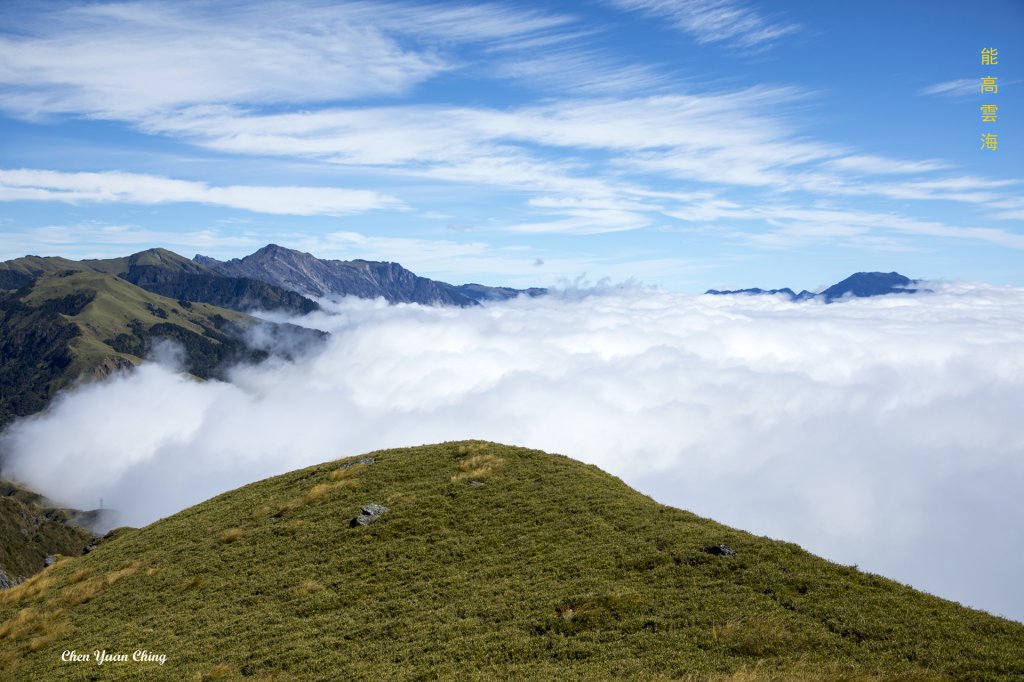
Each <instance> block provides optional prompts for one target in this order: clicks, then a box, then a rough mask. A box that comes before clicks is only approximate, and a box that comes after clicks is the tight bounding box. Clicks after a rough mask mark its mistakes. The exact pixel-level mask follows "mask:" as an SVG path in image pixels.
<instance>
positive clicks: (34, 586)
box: [0, 572, 53, 606]
mask: <svg viewBox="0 0 1024 682" xmlns="http://www.w3.org/2000/svg"><path fill="white" fill-rule="evenodd" d="M52 583H53V578H51V577H50V576H49V575H48V574H47V573H45V572H44V573H36V574H35V575H34V576H32V577H31V578H29V579H28V580H26V581H25V582H23V583H21V584H20V585H15V586H14V587H10V588H8V589H6V590H2V591H0V606H6V605H7V604H13V603H15V602H18V601H27V600H29V599H36V598H40V597H41V596H42V594H43V593H44V592H45V591H46V589H47V588H48V587H49V586H50V585H51V584H52Z"/></svg>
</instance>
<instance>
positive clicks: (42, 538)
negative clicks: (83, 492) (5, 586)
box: [0, 480, 93, 578]
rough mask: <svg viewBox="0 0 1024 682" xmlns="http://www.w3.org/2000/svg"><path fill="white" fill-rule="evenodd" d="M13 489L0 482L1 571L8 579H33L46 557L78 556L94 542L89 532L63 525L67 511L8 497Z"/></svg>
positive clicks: (16, 496)
mask: <svg viewBox="0 0 1024 682" xmlns="http://www.w3.org/2000/svg"><path fill="white" fill-rule="evenodd" d="M15 487H16V486H14V484H11V483H9V482H7V481H2V480H0V490H2V496H0V569H3V570H4V571H6V573H7V575H8V576H10V577H11V578H14V577H17V576H29V575H32V574H33V573H35V572H37V571H39V570H40V569H42V568H43V560H44V559H45V558H46V557H47V556H48V555H50V554H61V553H63V554H68V555H75V556H77V555H79V554H81V553H82V548H83V547H85V546H86V545H87V544H89V543H90V542H92V541H93V538H92V533H90V532H89V531H87V530H85V529H83V528H79V527H78V526H73V525H68V524H67V523H64V522H63V520H62V519H63V518H64V517H65V516H66V512H67V510H55V509H46V508H44V507H43V506H42V504H41V503H32V502H30V501H28V500H26V499H23V498H22V497H21V496H19V495H18V494H9V491H10V490H11V489H12V488H15ZM62 512H63V513H62Z"/></svg>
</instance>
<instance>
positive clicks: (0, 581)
mask: <svg viewBox="0 0 1024 682" xmlns="http://www.w3.org/2000/svg"><path fill="white" fill-rule="evenodd" d="M24 581H25V579H24V578H19V577H14V578H12V577H11V576H9V575H7V571H5V570H4V569H2V568H0V590H6V589H7V588H9V587H14V586H15V585H20V584H21V583H22V582H24Z"/></svg>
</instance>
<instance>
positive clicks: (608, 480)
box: [0, 441, 1024, 680]
mask: <svg viewBox="0 0 1024 682" xmlns="http://www.w3.org/2000/svg"><path fill="white" fill-rule="evenodd" d="M373 456H374V457H376V462H375V463H373V464H371V465H362V466H355V467H352V468H348V469H344V468H341V466H340V465H339V463H338V462H330V463H326V464H323V465H319V466H315V467H311V468H309V469H305V470H301V471H296V472H292V473H289V474H286V475H284V476H280V477H276V478H272V479H268V480H266V481H262V482H259V483H255V484H252V485H249V486H246V487H244V488H240V489H238V490H235V491H233V492H230V493H226V494H224V495H221V496H219V497H216V498H214V499H212V500H209V501H207V502H205V503H203V504H200V505H198V506H196V507H193V508H191V509H188V510H185V511H183V512H181V513H179V514H176V515H174V516H172V517H170V518H167V519H164V520H162V521H159V522H157V523H155V524H153V525H151V526H148V527H147V528H144V529H142V530H139V531H131V532H126V533H123V534H122V535H121V536H120V537H118V538H117V539H114V540H111V541H108V542H107V543H105V544H103V545H101V546H100V547H99V549H97V550H96V551H94V552H92V553H90V554H89V555H86V556H84V557H78V558H74V559H68V560H65V561H62V562H60V563H58V564H57V565H56V566H54V567H52V568H49V569H47V570H46V571H45V572H43V573H42V574H40V575H38V576H37V577H36V578H34V579H33V580H32V581H30V582H29V583H27V584H25V585H22V586H19V587H17V588H14V589H12V590H10V591H7V592H6V593H0V623H3V624H2V625H0V662H2V663H3V664H4V665H6V666H8V670H9V673H8V676H9V678H10V679H14V680H40V679H138V678H140V677H143V676H145V678H146V679H166V680H187V679H236V678H242V677H246V678H254V679H280V680H287V679H296V680H315V679H322V680H340V679H346V680H347V679H375V680H376V679H396V680H400V679H410V680H411V679H437V678H440V679H502V680H503V679H515V678H519V679H558V680H572V679H579V680H595V679H597V680H600V679H623V678H627V679H628V678H632V679H658V680H662V679H735V680H759V679H872V678H875V677H877V678H879V679H912V680H932V679H947V678H952V679H985V680H989V679H993V680H994V679H1006V680H1010V679H1021V678H1022V677H1024V626H1022V625H1020V624H1016V623H1013V622H1010V621H1007V620H1003V619H999V618H995V617H992V616H989V615H987V614H985V613H981V612H978V611H973V610H969V609H966V608H963V607H961V606H959V605H957V604H954V603H951V602H948V601H944V600H941V599H938V598H935V597H932V596H929V595H926V594H923V593H920V592H916V591H914V590H911V589H909V588H907V587H904V586H901V585H899V584H897V583H894V582H892V581H889V580H886V579H883V578H880V577H877V576H874V575H869V574H864V573H860V572H858V571H857V570H855V569H853V568H848V567H844V566H839V565H836V564H832V563H829V562H827V561H824V560H822V559H819V558H817V557H814V556H812V555H810V554H809V553H807V552H805V551H803V550H801V549H800V548H799V547H797V546H795V545H792V544H787V543H782V542H776V541H772V540H768V539H765V538H758V537H754V536H752V535H749V534H747V533H744V532H742V531H738V530H734V529H730V528H727V527H725V526H722V525H719V524H717V523H714V522H712V521H708V520H705V519H701V518H699V517H697V516H694V515H693V514H690V513H688V512H685V511H680V510H677V509H673V508H670V507H665V506H662V505H659V504H657V503H655V502H653V501H652V500H650V499H649V498H647V497H645V496H643V495H641V494H639V493H637V492H635V491H633V490H631V489H629V488H628V487H627V486H625V485H624V484H623V483H622V482H621V481H619V480H618V479H615V478H614V477H612V476H609V475H607V474H605V473H603V472H601V471H600V470H598V469H596V468H595V467H591V466H586V465H583V464H580V463H578V462H575V461H573V460H570V459H568V458H564V457H560V456H553V455H548V454H545V453H541V452H538V451H531V450H525V449H520V448H511V447H507V446H501V445H495V444H490V443H483V442H479V441H476V442H465V443H446V444H442V445H436V446H424V447H420V448H410V449H400V450H388V451H383V452H378V453H373ZM472 481H481V482H483V483H484V485H482V486H479V485H473V484H472V483H471V482H472ZM369 502H379V503H383V504H385V505H387V506H388V507H390V508H391V511H390V512H389V513H388V514H386V515H385V516H383V517H382V518H381V519H380V520H379V521H378V522H377V523H375V524H373V525H370V526H367V527H357V528H350V527H349V523H348V522H349V520H350V519H352V518H353V517H354V516H355V515H356V514H357V513H358V511H359V509H360V507H361V506H362V505H364V504H367V503H369ZM718 543H727V544H729V545H730V546H732V547H733V548H735V549H736V551H737V555H736V556H734V557H718V556H712V555H709V554H705V553H703V552H701V551H700V550H701V548H702V547H704V546H706V545H711V544H718ZM65 649H75V650H77V651H79V652H91V651H93V650H95V649H106V650H107V651H109V652H117V653H128V654H129V655H130V654H131V652H133V651H135V650H137V649H146V650H149V651H152V652H156V653H162V654H166V655H167V657H168V658H167V662H166V664H165V665H163V666H158V665H156V664H153V663H150V664H144V663H132V662H128V663H108V664H106V665H104V666H102V667H97V666H96V665H95V664H94V663H63V662H61V660H60V655H61V652H62V651H63V650H65ZM91 675H95V677H90V676H91Z"/></svg>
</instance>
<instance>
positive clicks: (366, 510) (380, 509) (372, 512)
mask: <svg viewBox="0 0 1024 682" xmlns="http://www.w3.org/2000/svg"><path fill="white" fill-rule="evenodd" d="M389 511H390V510H389V509H388V508H387V507H385V506H384V505H382V504H376V503H373V504H368V505H366V506H365V507H363V508H362V509H361V510H360V514H359V516H357V517H355V518H354V519H352V520H351V521H349V524H348V525H349V528H355V527H356V526H368V525H370V524H371V523H373V522H374V521H376V520H377V519H379V518H380V517H381V516H383V515H384V514H387V513H388V512H389Z"/></svg>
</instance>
